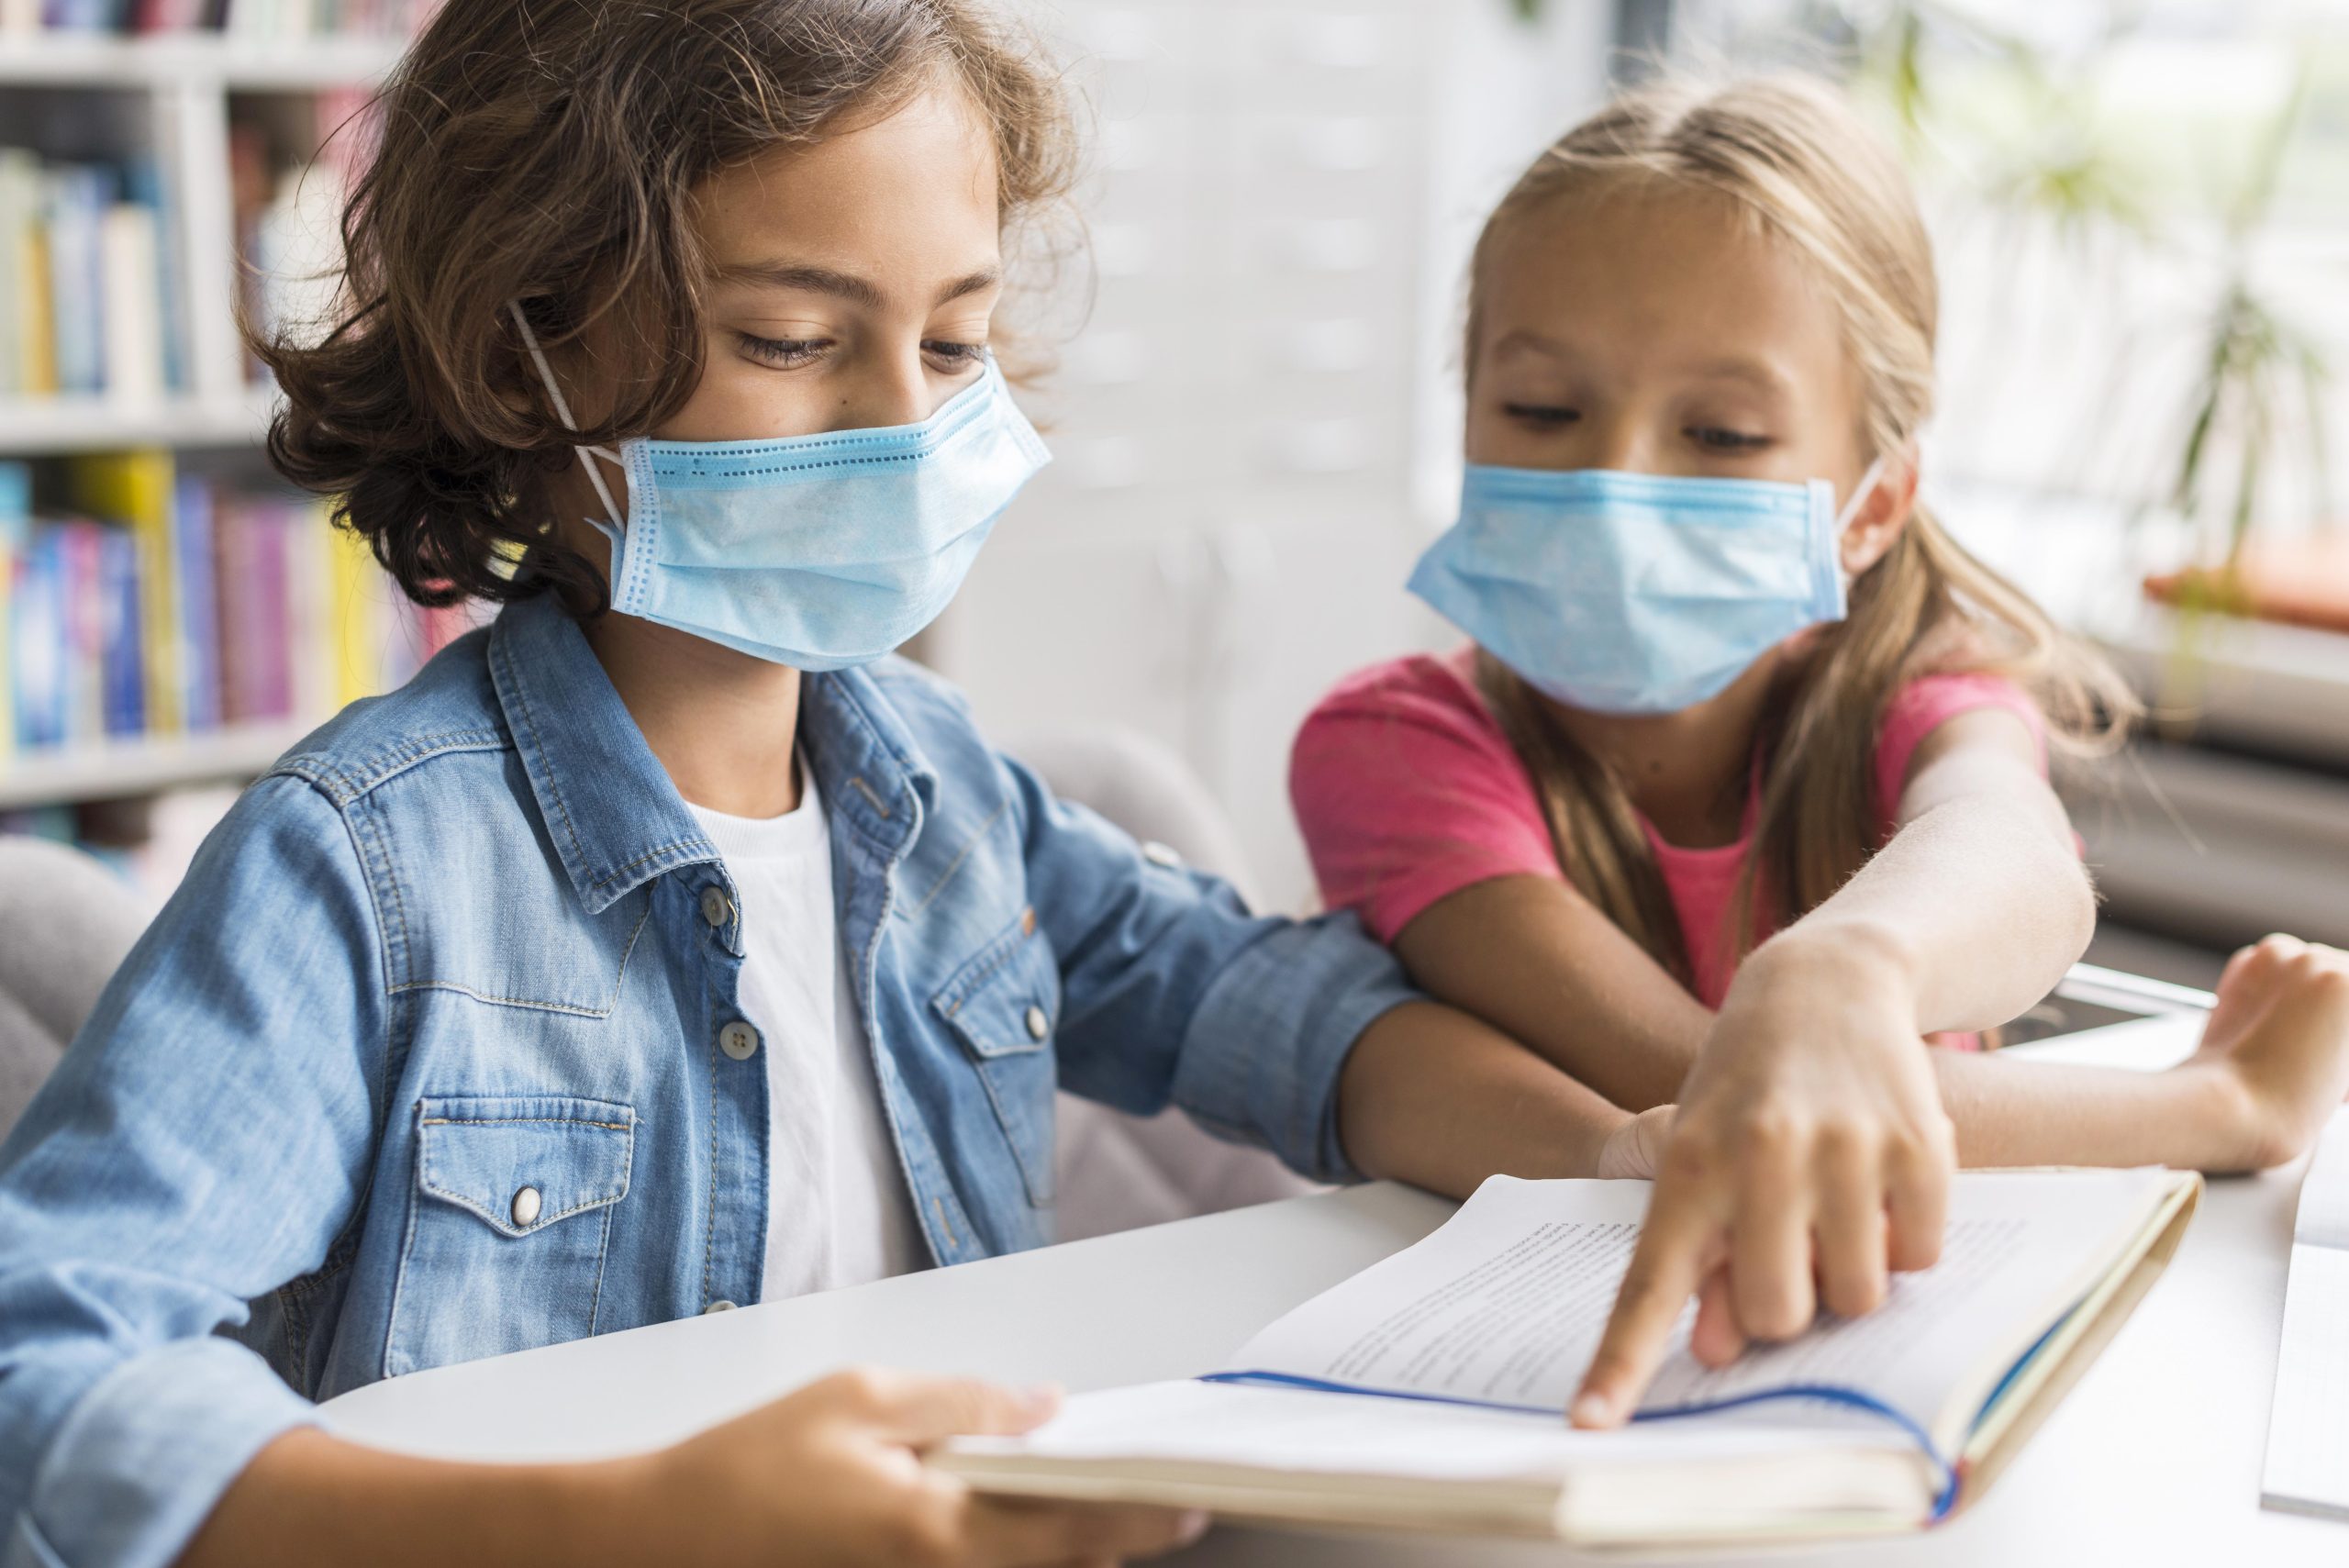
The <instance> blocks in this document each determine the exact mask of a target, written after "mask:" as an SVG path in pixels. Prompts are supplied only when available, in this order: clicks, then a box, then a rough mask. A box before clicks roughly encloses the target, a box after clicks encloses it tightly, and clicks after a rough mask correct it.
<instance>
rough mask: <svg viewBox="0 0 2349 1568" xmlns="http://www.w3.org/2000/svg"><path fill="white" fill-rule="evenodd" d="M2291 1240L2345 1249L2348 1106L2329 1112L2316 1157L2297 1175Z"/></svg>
mask: <svg viewBox="0 0 2349 1568" xmlns="http://www.w3.org/2000/svg"><path fill="white" fill-rule="evenodd" d="M2292 1240H2294V1241H2296V1242H2298V1243H2299V1244H2300V1245H2302V1246H2306V1247H2330V1248H2332V1249H2333V1250H2334V1251H2349V1110H2339V1111H2335V1112H2333V1113H2332V1121H2331V1122H2329V1123H2327V1124H2326V1126H2325V1129H2324V1133H2323V1135H2322V1136H2321V1137H2320V1138H2319V1139H2318V1140H2317V1143H2316V1158H2314V1159H2313V1160H2310V1162H2309V1169H2308V1174H2307V1175H2305V1176H2302V1177H2301V1178H2300V1202H2299V1207H2298V1208H2297V1209H2296V1210H2294V1211H2293V1216H2292Z"/></svg>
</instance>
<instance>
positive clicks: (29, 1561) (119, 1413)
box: [0, 1338, 317, 1568]
mask: <svg viewBox="0 0 2349 1568" xmlns="http://www.w3.org/2000/svg"><path fill="white" fill-rule="evenodd" d="M316 1420H317V1407H315V1406H313V1405H312V1404H311V1403H310V1402H309V1401H308V1400H306V1399H304V1398H303V1397H302V1396H300V1395H298V1394H296V1393H295V1392H294V1391H293V1390H292V1389H291V1388H289V1387H287V1386H286V1385H285V1384H284V1381H283V1380H281V1379H280V1378H279V1377H278V1375H277V1374H276V1373H273V1372H272V1371H271V1370H270V1369H269V1365H268V1363H267V1362H263V1361H262V1359H261V1358H260V1357H259V1356H257V1355H255V1354H253V1352H252V1351H249V1350H247V1349H246V1348H245V1347H243V1346H242V1345H239V1344H236V1343H234V1342H232V1341H230V1340H220V1339H210V1338H206V1339H197V1340H179V1341H176V1342H173V1343H171V1344H167V1345H163V1346H161V1347H159V1348H157V1349H155V1350H152V1351H148V1352H146V1353H144V1354H142V1355H139V1356H138V1357H136V1358H134V1359H133V1360H130V1361H128V1362H124V1363H123V1364H122V1365H120V1366H118V1367H117V1368H115V1369H114V1370H113V1371H112V1372H110V1373H106V1376H105V1377H104V1378H102V1379H101V1380H100V1381H99V1382H98V1383H97V1384H96V1385H95V1386H94V1387H92V1388H91V1390H90V1391H89V1392H88V1393H87V1394H85V1395H83V1396H82V1399H81V1400H80V1402H79V1403H78V1404H76V1405H75V1406H74V1407H73V1411H72V1414H71V1415H70V1416H68V1417H67V1418H66V1419H65V1422H64V1425H63V1426H62V1427H61V1428H60V1429H59V1430H58V1434H57V1437H56V1440H54V1441H53V1442H52V1443H51V1444H50V1449H49V1451H48V1453H47V1454H46V1455H45V1456H43V1458H42V1460H41V1464H40V1469H39V1473H37V1474H36V1475H35V1477H34V1480H33V1487H32V1502H31V1506H30V1507H28V1508H27V1509H26V1510H25V1512H24V1513H23V1514H22V1515H21V1516H19V1518H17V1523H16V1527H15V1529H14V1531H13V1532H12V1534H11V1536H10V1538H9V1539H8V1540H6V1542H5V1543H0V1568H101V1565H103V1568H169V1564H170V1563H172V1562H173V1561H174V1560H176V1559H177V1558H178V1557H179V1555H180V1553H181V1552H183V1551H185V1550H186V1549H187V1544H188V1542H189V1541H190V1540H193V1539H194V1537H195V1532H196V1530H197V1529H199V1528H200V1527H201V1526H202V1525H203V1523H204V1521H205V1520H206V1518H209V1517H210V1516H211V1513H212V1509H213V1507H214V1506H215V1505H216V1504H217V1503H218V1502H219V1500H220V1496H221V1494H222V1493H224V1492H226V1491H227V1490H228V1485H229V1483H230V1482H232V1481H234V1480H235V1479H236V1478H237V1476H238V1475H239V1473H242V1472H243V1470H244V1468H245V1466H246V1465H247V1464H249V1463H250V1462H252V1458H253V1456H254V1455H255V1454H256V1453H259V1452H260V1451H262V1449H263V1448H264V1447H266V1446H267V1445H268V1444H269V1443H270V1441H271V1440H273V1439H275V1438H276V1437H278V1436H279V1435H280V1434H282V1433H284V1432H285V1431H287V1430H289V1429H293V1428H295V1427H299V1426H304V1425H308V1424H312V1423H315V1421H316Z"/></svg>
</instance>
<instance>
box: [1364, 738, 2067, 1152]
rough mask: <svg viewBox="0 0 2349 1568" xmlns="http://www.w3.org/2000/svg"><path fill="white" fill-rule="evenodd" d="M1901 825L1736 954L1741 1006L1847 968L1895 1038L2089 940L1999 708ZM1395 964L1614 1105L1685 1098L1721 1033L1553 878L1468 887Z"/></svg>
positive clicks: (2055, 808)
mask: <svg viewBox="0 0 2349 1568" xmlns="http://www.w3.org/2000/svg"><path fill="white" fill-rule="evenodd" d="M1900 820H1901V828H1900V830H1899V831H1898V833H1897V834H1895V836H1894V838H1893V840H1892V842H1891V843H1890V844H1888V845H1887V846H1886V847H1885V849H1884V851H1882V852H1881V853H1879V854H1878V855H1876V857H1875V858H1874V859H1873V860H1871V861H1870V862H1868V863H1867V865H1866V866H1865V867H1863V868H1862V870H1861V871H1860V873H1858V874H1857V875H1856V876H1854V878H1853V879H1852V880H1851V882H1850V883H1848V884H1845V886H1844V887H1843V888H1842V891H1840V892H1838V893H1837V894H1836V895H1834V896H1833V897H1831V898H1830V899H1828V900H1827V901H1826V902H1825V903H1824V904H1821V905H1820V906H1819V907H1818V908H1817V909H1814V910H1813V911H1811V913H1810V914H1809V915H1808V916H1807V917H1804V918H1803V919H1801V920H1798V921H1797V922H1796V923H1795V924H1794V925H1793V926H1792V927H1791V928H1790V929H1787V931H1786V932H1784V933H1782V934H1781V935H1780V936H1779V937H1778V938H1776V940H1773V941H1771V942H1768V943H1765V945H1764V946H1763V948H1761V949H1760V950H1758V951H1756V952H1755V953H1753V955H1752V956H1751V957H1750V958H1749V959H1748V960H1747V962H1746V964H1745V966H1744V967H1743V968H1742V970H1741V971H1740V973H1739V977H1738V981H1737V983H1736V984H1735V985H1734V986H1733V987H1732V991H1731V995H1733V996H1740V997H1741V998H1742V999H1747V1000H1754V1001H1758V1000H1760V999H1761V997H1760V996H1759V995H1757V994H1758V993H1764V992H1769V993H1776V994H1778V995H1780V996H1781V997H1782V998H1783V1003H1782V1005H1781V1006H1777V1007H1774V1008H1772V1009H1769V1011H1770V1012H1771V1013H1772V1014H1773V1015H1777V1016H1783V1015H1785V1014H1786V1013H1787V1012H1788V1010H1789V1007H1790V1008H1791V1009H1792V1010H1793V1011H1795V1012H1799V1011H1800V1009H1802V1008H1804V1007H1806V1006H1810V1005H1812V1004H1813V1002H1814V1000H1815V995H1816V994H1818V993H1819V992H1820V991H1822V990H1824V989H1825V988H1828V987H1836V988H1839V989H1840V985H1841V983H1840V982H1839V981H1838V979H1837V976H1839V975H1841V974H1844V973H1850V972H1853V971H1857V970H1865V971H1868V972H1870V973H1869V976H1868V978H1869V980H1870V982H1871V984H1873V983H1874V982H1875V981H1876V980H1878V979H1881V978H1882V977H1883V976H1884V975H1886V974H1887V973H1888V974H1890V975H1891V976H1892V977H1893V978H1894V979H1895V980H1896V982H1897V983H1898V986H1899V989H1900V992H1901V993H1902V995H1903V996H1904V997H1905V998H1907V999H1908V1002H1907V1006H1908V1008H1909V1010H1912V1011H1913V1012H1914V1013H1915V1014H1916V1016H1917V1018H1919V1019H1920V1020H1921V1021H1920V1023H1919V1024H1918V1026H1917V1029H1909V1030H1906V1031H1905V1032H1904V1033H1903V1035H1902V1037H1901V1038H1902V1039H1904V1040H1906V1039H1910V1038H1913V1037H1914V1035H1915V1034H1916V1033H1917V1032H1918V1031H1919V1030H1922V1031H1924V1032H1932V1031H1935V1030H1940V1029H1983V1028H1988V1027H1990V1026H1992V1025H1995V1024H1998V1023H2003V1022H2004V1021H2006V1020H2007V1019H2008V1018H2013V1017H2015V1016H2016V1015H2017V1014H2019V1013H2021V1012H2022V1011H2023V1010H2024V1009H2025V1008H2026V1007H2029V1006H2031V1005H2032V1003H2034V1002H2036V1001H2038V1000H2039V999H2040V997H2042V996H2043V995H2046V994H2047V992H2048V990H2050V989H2051V988H2052V987H2053V986H2054V983H2055V981H2056V980H2057V979H2059V978H2060V977H2061V976H2062V974H2063V972H2064V970H2065V967H2067V966H2068V965H2069V964H2070V963H2071V962H2072V961H2073V960H2074V959H2076V958H2077V957H2078V956H2079V953H2080V951H2081V950H2082V949H2084V948H2085V947H2086V946H2087V936H2088V932H2089V930H2090V929H2091V928H2092V926H2093V923H2094V919H2095V906H2094V902H2093V899H2092V896H2091V895H2090V893H2089V890H2088V885H2087V877H2086V876H2085V874H2084V873H2082V871H2081V869H2080V865H2079V862H2078V858H2077V856H2076V855H2075V854H2074V852H2073V851H2072V848H2071V842H2070V833H2071V826H2070V823H2069V822H2068V820H2066V818H2065V816H2064V810H2063V806H2062V804H2061V803H2060V802H2059V801H2057V800H2056V798H2055V795H2054V791H2052V790H2051V789H2049V788H2048V786H2047V784H2046V781H2045V780H2044V779H2043V778H2042V777H2041V775H2040V772H2039V762H2038V755H2037V750H2036V742H2035V741H2034V740H2033V739H2032V736H2031V735H2030V733H2029V732H2028V731H2027V730H2026V729H2024V728H2023V727H2022V726H2021V723H2020V722H2019V721H2017V720H2016V719H2015V718H2013V717H2011V716H2009V715H2008V714H2006V713H2004V712H2002V711H1998V710H1995V709H1991V710H1977V711H1976V712H1972V713H1966V714H1961V715H1959V716H1958V717H1954V718H1952V719H1950V720H1949V721H1948V722H1946V723H1944V724H1943V725H1942V726H1940V727H1939V728H1937V729H1935V730H1934V731H1933V732H1932V734H1931V735H1929V736H1928V737H1926V738H1925V740H1923V741H1922V742H1920V744H1919V746H1918V748H1917V752H1916V756H1915V759H1914V760H1913V762H1911V764H1910V768H1909V786H1908V789H1907V790H1906V792H1905V793H1904V795H1903V796H1902V799H1901V813H1900ZM1396 952H1397V956H1399V957H1400V958H1401V959H1402V960H1403V964H1404V967H1405V968H1406V969H1408V971H1409V972H1410V974H1411V978H1412V980H1413V981H1414V982H1415V983H1416V984H1419V985H1420V986H1422V987H1424V988H1425V989H1426V990H1427V991H1428V993H1429V994H1430V995H1434V996H1436V997H1439V998H1441V999H1442V1000H1444V1001H1447V1002H1450V1003H1452V1004H1453V1005H1454V1006H1461V1007H1464V1008H1466V1009H1467V1010H1468V1011H1470V1012H1472V1013H1475V1015H1476V1016H1477V1017H1479V1018H1484V1019H1485V1020H1486V1021H1487V1022H1489V1023H1491V1024H1492V1025H1494V1026H1495V1027H1496V1028H1497V1029H1501V1030H1503V1031H1504V1032H1506V1033H1508V1034H1509V1035H1511V1036H1513V1037H1514V1038H1516V1039H1518V1040H1523V1041H1525V1042H1526V1043H1527V1044H1528V1045H1530V1046H1531V1047H1532V1048H1533V1049H1535V1050H1536V1051H1540V1052H1541V1053H1542V1055H1544V1056H1546V1057H1548V1058H1549V1059H1550V1060H1551V1061H1553V1062H1556V1063H1557V1064H1558V1065H1559V1066H1561V1067H1563V1068H1564V1069H1565V1070H1566V1071H1567V1072H1568V1073H1573V1074H1574V1075H1575V1077H1577V1078H1579V1079H1581V1080H1582V1081H1583V1082H1585V1083H1586V1084H1590V1086H1591V1087H1592V1088H1594V1089H1597V1090H1598V1092H1599V1093H1600V1094H1603V1095H1607V1096H1608V1098H1609V1099H1611V1100H1613V1101H1615V1102H1616V1103H1617V1104H1619V1105H1624V1106H1633V1107H1638V1108H1643V1107H1645V1106H1653V1105H1659V1104H1662V1103H1664V1102H1665V1101H1667V1100H1671V1099H1674V1098H1676V1097H1678V1095H1679V1093H1680V1088H1681V1084H1682V1081H1683V1080H1684V1079H1685V1078H1686V1077H1687V1073H1688V1070H1689V1069H1690V1068H1691V1067H1693V1066H1694V1065H1695V1064H1696V1061H1697V1057H1698V1052H1699V1051H1700V1050H1701V1049H1703V1047H1704V1044H1705V1041H1706V1040H1707V1038H1708V1036H1709V1034H1710V1033H1711V1032H1712V1030H1713V1029H1714V1028H1715V1021H1714V1018H1713V1015H1712V1014H1711V1013H1710V1012H1709V1010H1708V1009H1707V1008H1706V1007H1705V1006H1703V1005H1702V1004H1700V1003H1699V1002H1698V1001H1697V1000H1696V998H1695V997H1693V996H1691V995H1688V993H1687V990H1686V989H1685V988H1683V987H1682V986H1681V985H1680V984H1679V983H1678V982H1676V981H1675V980H1674V979H1673V977H1672V976H1671V975H1670V974H1668V973H1665V972H1664V969H1663V967H1662V966H1661V965H1659V964H1658V963H1656V962H1655V961H1654V960H1653V959H1652V958H1650V957H1649V956H1648V955H1647V954H1646V953H1645V952H1643V951H1641V949H1640V948H1639V947H1638V946H1637V945H1636V944H1635V943H1633V942H1632V941H1631V939H1630V938H1629V937H1627V936H1625V935H1624V934H1623V933H1622V932H1621V931H1620V930H1619V929H1617V928H1616V927H1615V925H1614V923H1613V922H1612V921H1610V920H1609V919H1608V918H1607V917H1605V916H1604V915H1601V914H1600V913H1599V912H1598V909H1597V908H1596V907H1595V906H1592V905H1591V903H1590V902H1589V900H1588V899H1586V898H1585V897H1584V896H1583V895H1581V894H1580V893H1578V892H1577V891H1575V888H1573V887H1572V886H1571V885H1569V884H1565V883H1563V882H1558V881H1554V880H1551V879H1548V878H1543V877H1535V876H1514V877H1502V878H1497V879H1495V880H1493V881H1490V882H1483V883H1477V884H1473V885H1471V886H1469V887H1465V888H1463V889H1462V890H1461V891H1459V892H1458V893H1455V894H1453V895H1451V896H1450V897H1447V898H1445V899H1443V900H1442V901H1441V902H1439V903H1437V904H1435V905H1433V906H1431V907H1430V908H1429V909H1427V910H1426V911H1425V912H1424V913H1422V914H1421V915H1419V917H1418V918H1416V919H1414V920H1413V921H1412V922H1411V923H1410V924H1409V925H1408V926H1406V927H1405V928H1404V929H1403V930H1402V932H1401V933H1400V935H1399V936H1398V938H1397V941H1396ZM1883 999H1884V1000H1885V1001H1887V1003H1889V1004H1890V1005H1891V1006H1894V1007H1895V1008H1896V1009H1897V1008H1899V1007H1900V1006H1902V1002H1901V999H1899V998H1894V997H1889V996H1887V997H1885V998H1883ZM1728 1010H1729V1009H1728V1007H1727V1006H1726V1005H1725V1006H1724V1011H1725V1012H1726V1011H1728ZM1747 1010H1748V1011H1749V1012H1752V1011H1753V1009H1752V1008H1748V1009H1747ZM1952 1019H1964V1020H1966V1021H1965V1022H1952V1021H1949V1020H1952ZM1784 1021H1785V1024H1786V1025H1787V1027H1789V1028H1791V1027H1794V1025H1795V1024H1796V1023H1797V1022H1798V1019H1797V1018H1791V1017H1787V1018H1785V1019H1784Z"/></svg>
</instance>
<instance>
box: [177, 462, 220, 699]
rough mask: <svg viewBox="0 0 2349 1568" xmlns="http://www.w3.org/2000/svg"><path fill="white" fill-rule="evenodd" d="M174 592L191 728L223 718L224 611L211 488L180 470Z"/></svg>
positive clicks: (183, 695) (182, 680) (182, 686)
mask: <svg viewBox="0 0 2349 1568" xmlns="http://www.w3.org/2000/svg"><path fill="white" fill-rule="evenodd" d="M172 576H173V584H172V586H173V600H174V602H175V605H176V607H177V610H178V612H179V613H178V617H177V619H176V624H175V625H174V626H173V628H172V630H171V632H170V635H171V636H172V638H173V641H174V643H175V645H176V647H175V652H176V654H177V660H178V665H179V671H180V691H179V706H180V715H181V718H182V720H183V722H184V724H185V725H186V727H187V728H189V729H191V730H198V729H212V728H217V727H218V725H219V723H220V616H219V602H218V597H217V586H216V584H215V580H214V577H213V546H212V487H211V486H210V485H209V484H206V483H205V482H204V481H203V480H201V479H196V478H193V477H190V476H187V475H181V476H180V477H179V478H178V479H177V480H175V481H174V483H173V486H172Z"/></svg>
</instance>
